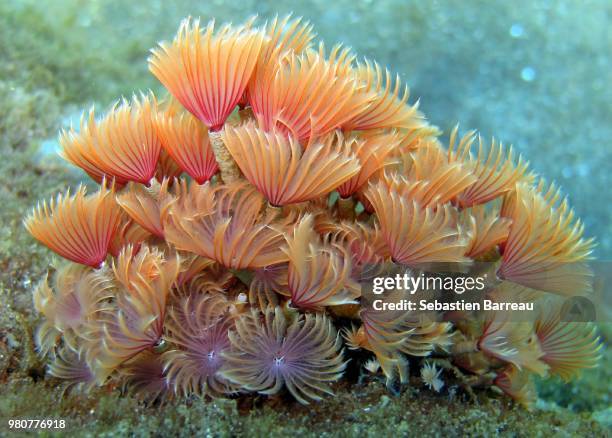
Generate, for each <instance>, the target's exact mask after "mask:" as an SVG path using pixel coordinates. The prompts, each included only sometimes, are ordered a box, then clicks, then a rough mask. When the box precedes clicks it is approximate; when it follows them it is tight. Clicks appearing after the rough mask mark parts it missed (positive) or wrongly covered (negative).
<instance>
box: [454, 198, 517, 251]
mask: <svg viewBox="0 0 612 438" xmlns="http://www.w3.org/2000/svg"><path fill="white" fill-rule="evenodd" d="M495 213H496V212H495V211H487V210H486V209H485V208H484V207H483V206H477V207H474V208H472V209H469V210H464V212H463V214H462V221H463V223H464V224H465V227H466V230H467V232H468V235H469V243H468V246H467V248H466V252H465V255H466V256H467V257H470V258H471V259H477V258H479V257H482V256H483V255H485V254H486V253H488V252H489V251H490V250H491V249H494V248H496V247H497V246H498V245H500V244H502V243H504V242H506V240H507V239H508V234H509V233H510V224H511V223H512V221H511V220H510V219H508V218H504V217H499V216H498V215H497V214H495Z"/></svg>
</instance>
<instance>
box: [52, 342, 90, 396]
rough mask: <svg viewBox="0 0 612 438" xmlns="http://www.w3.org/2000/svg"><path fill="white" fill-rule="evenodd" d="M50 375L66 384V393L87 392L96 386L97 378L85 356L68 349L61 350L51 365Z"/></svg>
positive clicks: (64, 390)
mask: <svg viewBox="0 0 612 438" xmlns="http://www.w3.org/2000/svg"><path fill="white" fill-rule="evenodd" d="M49 374H51V375H52V376H53V377H57V378H58V379H62V380H63V381H64V382H65V383H66V385H65V386H64V389H63V392H64V393H66V392H69V391H72V390H77V391H82V392H87V391H89V390H91V389H92V388H93V387H94V386H95V385H96V376H95V375H94V373H93V372H92V371H91V369H90V368H89V365H88V364H87V362H86V361H85V358H84V354H82V353H81V352H77V351H74V350H72V349H70V348H67V347H64V348H62V349H60V350H59V352H58V353H57V355H56V356H55V358H54V359H53V362H51V364H50V365H49Z"/></svg>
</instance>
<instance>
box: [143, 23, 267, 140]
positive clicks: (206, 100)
mask: <svg viewBox="0 0 612 438" xmlns="http://www.w3.org/2000/svg"><path fill="white" fill-rule="evenodd" d="M263 41H264V35H263V33H262V32H261V31H258V30H255V29H251V28H250V27H249V26H239V27H236V28H233V27H231V26H229V25H226V26H223V27H222V28H221V29H220V30H219V31H217V32H216V33H215V23H214V21H211V22H209V23H208V25H207V26H206V28H205V29H201V28H200V21H199V20H191V19H186V20H184V21H183V22H182V23H181V26H180V28H179V31H178V33H177V35H176V38H175V39H174V41H173V42H172V43H160V44H159V47H158V48H156V49H153V50H152V51H151V57H150V58H149V68H150V70H151V72H152V73H153V74H154V75H155V77H157V79H159V81H160V82H161V83H162V84H163V85H164V86H165V87H166V88H167V89H168V90H169V91H170V93H172V95H173V96H174V97H175V98H176V99H177V100H178V101H179V102H180V103H181V104H182V105H183V106H184V107H185V108H187V110H189V112H191V113H192V114H193V115H194V116H196V117H197V118H198V119H200V120H201V121H202V122H204V123H205V124H206V126H208V128H210V129H211V130H213V131H218V130H220V129H221V128H222V127H223V124H224V123H225V120H226V119H227V117H228V116H229V115H230V113H231V112H232V111H233V110H234V108H235V107H236V105H237V104H238V101H239V100H240V98H241V97H242V95H243V94H244V91H245V89H246V87H247V84H248V82H249V79H250V77H251V74H252V73H253V69H254V68H255V64H256V63H257V59H258V55H259V52H260V51H261V48H262V44H263Z"/></svg>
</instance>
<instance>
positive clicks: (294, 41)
mask: <svg viewBox="0 0 612 438" xmlns="http://www.w3.org/2000/svg"><path fill="white" fill-rule="evenodd" d="M265 34H266V38H265V39H264V42H263V47H262V50H261V53H260V55H259V57H258V59H257V64H256V65H255V70H254V72H253V75H252V77H251V80H250V82H249V84H248V86H247V92H246V94H247V96H246V101H247V102H249V103H250V105H251V106H252V107H254V108H263V107H264V106H265V102H266V99H267V95H268V93H269V92H270V88H271V86H272V84H273V75H274V74H275V73H276V68H277V67H278V63H279V62H280V61H281V59H282V57H283V56H285V54H286V53H288V52H292V53H296V54H300V53H302V52H303V51H304V50H305V49H308V48H309V47H310V43H311V41H312V40H313V38H314V37H315V35H314V33H313V31H312V25H310V24H309V23H308V22H302V18H301V17H297V18H295V19H291V15H286V16H285V17H284V18H283V19H282V20H279V18H278V16H276V17H274V19H273V20H272V21H270V22H269V23H266V25H265Z"/></svg>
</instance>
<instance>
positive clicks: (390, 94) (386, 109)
mask: <svg viewBox="0 0 612 438" xmlns="http://www.w3.org/2000/svg"><path fill="white" fill-rule="evenodd" d="M356 76H357V78H358V79H359V80H360V81H362V82H363V84H364V88H363V91H362V92H363V93H366V94H368V95H373V96H374V97H373V98H372V101H371V103H370V104H369V105H368V107H367V109H366V110H364V111H363V112H361V113H360V114H358V115H357V116H355V117H354V118H353V119H352V120H349V121H348V122H347V123H345V124H344V126H343V128H344V129H345V130H347V131H348V130H355V131H361V130H366V129H384V128H403V129H417V128H420V127H422V126H424V125H425V122H424V117H423V116H422V114H420V113H419V111H418V110H417V108H418V103H416V104H415V105H413V106H409V105H407V103H408V98H409V97H410V92H409V91H408V87H407V86H404V88H403V91H402V86H401V82H400V79H399V75H396V77H395V81H393V80H392V79H391V73H389V70H387V69H385V72H384V74H383V72H382V68H381V67H380V65H379V64H378V63H377V62H373V63H372V62H370V61H369V60H367V59H366V60H365V62H364V63H363V64H362V65H359V66H358V67H357V69H356ZM394 82H395V85H394ZM400 93H401V96H400Z"/></svg>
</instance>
